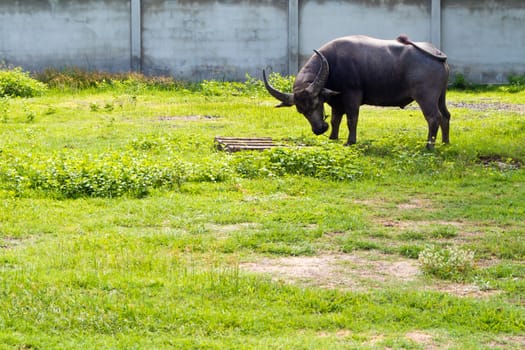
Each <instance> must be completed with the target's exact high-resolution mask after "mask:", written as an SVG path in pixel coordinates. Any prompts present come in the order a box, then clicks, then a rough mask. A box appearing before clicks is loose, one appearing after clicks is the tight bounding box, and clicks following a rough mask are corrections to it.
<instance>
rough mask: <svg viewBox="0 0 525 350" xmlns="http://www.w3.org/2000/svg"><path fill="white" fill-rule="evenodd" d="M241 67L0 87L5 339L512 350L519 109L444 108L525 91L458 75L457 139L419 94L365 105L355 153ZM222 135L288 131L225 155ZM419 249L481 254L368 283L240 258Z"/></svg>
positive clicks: (1, 333)
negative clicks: (436, 123) (222, 76)
mask: <svg viewBox="0 0 525 350" xmlns="http://www.w3.org/2000/svg"><path fill="white" fill-rule="evenodd" d="M250 84H251V85H249V86H248V88H247V89H246V90H243V89H242V86H241V87H239V86H231V85H226V87H227V88H228V89H237V92H236V94H235V95H234V96H232V95H229V94H227V93H225V90H224V88H223V86H222V85H221V84H219V83H210V82H208V83H206V84H205V86H204V88H202V87H201V88H197V87H195V86H193V87H188V86H183V85H181V86H176V87H171V88H169V89H161V88H158V87H155V88H152V87H148V86H147V85H146V86H142V85H137V84H133V83H129V84H128V83H126V84H116V85H111V86H103V87H99V88H89V89H79V90H69V89H64V90H60V89H58V88H52V89H50V90H48V91H47V92H46V93H45V94H43V95H42V96H39V97H34V98H30V99H18V98H4V99H3V100H2V101H1V102H0V127H1V131H0V133H1V137H0V198H1V200H0V246H1V247H0V286H1V288H0V349H30V348H34V349H37V348H38V349H64V348H86V349H110V348H119V349H120V348H141V349H142V348H144V349H151V348H180V349H225V348H232V349H276V348H278V349H318V348H330V349H347V348H359V349H383V348H394V349H401V348H404V349H423V348H427V347H432V346H434V347H436V348H442V347H449V348H452V349H479V348H487V349H489V348H495V347H499V348H503V349H518V348H520V347H521V346H523V343H524V341H525V338H524V337H523V334H524V333H525V309H524V304H523V303H524V300H523V295H525V294H524V293H525V265H524V263H523V261H524V258H525V246H524V243H523V234H524V232H525V224H524V221H523V218H524V217H525V209H524V208H525V187H524V186H523V183H524V180H525V172H524V169H523V166H524V164H525V151H524V148H523V144H524V142H525V118H524V112H523V109H522V110H521V112H520V111H519V109H516V108H514V109H512V108H507V109H502V110H498V109H495V108H489V107H488V108H478V109H475V108H468V107H453V106H454V105H458V106H459V105H460V103H466V102H468V103H470V104H471V105H472V104H487V102H489V103H493V102H494V101H496V102H498V103H500V104H506V105H511V106H519V104H520V103H522V102H521V101H523V100H524V99H525V95H524V92H523V91H521V92H520V91H518V92H515V93H511V92H509V91H508V90H505V89H504V88H500V89H496V88H493V89H486V90H484V91H472V90H467V91H458V90H454V91H451V92H450V93H449V98H448V99H449V101H450V102H451V107H450V110H451V113H452V123H451V142H452V144H451V145H448V146H443V145H437V147H436V150H435V151H434V152H428V151H426V150H425V141H424V140H425V137H426V136H425V135H426V132H427V131H426V123H425V121H424V118H423V117H422V115H421V113H420V111H419V110H417V109H414V110H412V109H408V110H397V109H379V108H371V107H363V108H362V111H361V119H360V125H359V128H358V145H356V146H355V147H350V148H348V147H344V146H343V142H344V141H343V140H344V139H345V138H346V131H345V132H343V135H341V138H342V139H341V140H340V141H336V142H334V141H329V140H328V138H327V137H325V136H320V137H315V136H313V135H311V132H310V128H309V126H308V124H307V122H306V120H305V119H304V118H303V117H302V116H300V115H299V114H298V113H297V112H296V111H295V110H294V109H283V108H281V109H274V108H273V106H274V104H275V101H273V100H272V99H271V98H270V97H268V96H267V95H266V94H265V93H264V92H263V91H262V90H261V89H260V86H259V85H258V83H257V82H254V81H251V82H250ZM204 92H206V93H204ZM521 106H522V105H521ZM219 135H220V136H240V137H249V136H271V137H273V138H274V139H275V140H277V141H279V142H282V143H283V144H285V145H287V146H290V147H287V148H281V149H274V150H270V151H265V152H256V153H251V152H242V153H236V154H226V153H223V152H220V151H217V150H216V148H215V145H214V140H213V139H214V137H215V136H219ZM428 245H433V246H434V247H436V249H441V250H443V251H446V250H447V249H449V248H451V247H457V248H461V249H465V250H469V251H472V252H474V265H473V266H472V269H471V270H469V272H468V274H463V275H461V271H455V274H454V278H453V281H451V280H448V279H447V277H446V276H445V277H443V276H441V277H440V275H439V274H432V273H427V274H423V273H421V274H420V275H417V276H415V277H414V279H412V280H410V281H408V282H406V281H396V280H395V276H394V277H392V278H393V282H392V283H390V282H388V281H380V280H375V281H374V280H366V281H364V282H363V281H361V282H360V283H361V286H360V288H351V286H350V287H348V286H347V287H342V288H321V287H320V286H319V285H317V284H316V283H315V281H312V280H306V281H302V282H304V283H299V282H298V281H297V280H295V279H294V278H292V277H290V278H289V281H288V282H289V283H285V282H284V281H282V280H274V279H272V278H271V276H270V275H268V274H256V273H253V272H248V271H247V270H246V269H244V268H243V264H245V263H248V262H258V261H261V259H262V258H270V259H273V260H277V259H279V258H283V257H291V256H301V257H305V258H307V257H318V256H322V255H323V254H346V255H348V256H354V255H356V254H357V255H359V254H361V253H365V252H366V254H367V256H370V257H371V259H372V260H371V262H373V261H374V259H376V260H381V259H385V257H387V259H389V260H391V261H397V260H402V259H407V260H408V261H411V262H412V263H413V264H414V265H416V266H417V264H418V260H417V259H418V256H419V255H420V253H421V252H422V251H423V250H424V249H425V247H427V246H428ZM402 261H405V260H402ZM366 268H367V267H366V266H362V267H361V269H366ZM420 269H421V271H423V269H422V268H420ZM349 272H350V271H349ZM342 273H343V277H344V276H346V275H345V272H344V271H343V272H342ZM458 274H460V275H459V276H458ZM443 278H444V279H443ZM457 281H459V282H457ZM453 283H459V284H462V285H463V286H464V287H469V286H477V287H478V288H479V291H480V293H481V296H480V295H467V296H459V295H457V294H454V293H451V292H450V291H449V289H447V288H442V286H443V285H445V286H447V285H449V284H453ZM440 286H441V287H440ZM460 288H461V287H460ZM413 333H420V334H423V335H425V336H426V338H424V339H423V340H421V339H419V340H418V339H415V338H414V337H412V336H411V334H413ZM425 339H426V340H425Z"/></svg>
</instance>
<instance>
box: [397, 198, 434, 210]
mask: <svg viewBox="0 0 525 350" xmlns="http://www.w3.org/2000/svg"><path fill="white" fill-rule="evenodd" d="M397 208H398V209H401V210H414V209H426V210H431V209H432V203H431V202H430V201H428V200H425V199H418V198H413V199H411V200H409V201H408V202H407V203H401V204H398V205H397Z"/></svg>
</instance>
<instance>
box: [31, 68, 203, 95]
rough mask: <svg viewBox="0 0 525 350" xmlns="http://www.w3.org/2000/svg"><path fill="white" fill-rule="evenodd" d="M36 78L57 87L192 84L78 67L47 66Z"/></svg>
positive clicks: (164, 87) (172, 87) (175, 86)
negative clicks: (60, 67) (59, 67)
mask: <svg viewBox="0 0 525 350" xmlns="http://www.w3.org/2000/svg"><path fill="white" fill-rule="evenodd" d="M36 78H37V79H38V80H39V81H41V82H43V83H46V84H47V85H48V86H49V87H51V88H57V89H62V90H64V89H71V90H83V89H98V90H107V89H128V90H129V89H133V90H135V91H142V90H144V89H154V90H161V91H163V90H179V89H192V88H193V84H191V83H187V82H182V81H178V80H175V79H174V78H173V77H166V76H146V75H144V74H141V73H136V72H125V73H110V72H101V71H88V70H85V69H81V68H78V67H68V68H64V69H62V70H58V69H55V68H47V69H45V70H43V71H41V72H39V73H38V74H37V75H36Z"/></svg>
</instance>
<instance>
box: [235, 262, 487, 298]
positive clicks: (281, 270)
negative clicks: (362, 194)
mask: <svg viewBox="0 0 525 350" xmlns="http://www.w3.org/2000/svg"><path fill="white" fill-rule="evenodd" d="M239 267H240V268H241V269H242V270H244V271H248V272H252V273H261V274H267V275H269V276H271V278H272V280H274V281H278V282H284V283H290V284H298V285H302V286H315V287H320V288H329V289H341V290H351V291H363V292H364V291H369V290H370V289H371V288H386V287H388V286H389V285H395V286H399V285H400V284H405V285H406V288H407V289H409V288H419V289H421V290H434V291H440V292H446V293H449V294H453V295H456V296H462V297H479V298H481V297H486V296H490V295H493V294H495V293H497V292H496V291H493V290H488V291H485V290H481V289H480V288H479V287H477V286H475V285H470V284H459V283H451V282H446V281H443V282H436V283H433V282H432V281H428V280H427V279H424V278H422V274H421V271H420V269H419V265H418V262H417V261H416V260H413V259H405V258H401V257H394V256H390V255H385V254H379V253H375V254H374V253H373V252H355V253H353V254H329V253H325V254H320V255H316V256H300V257H283V258H277V259H273V258H262V259H260V260H257V261H254V262H245V263H241V264H240V265H239Z"/></svg>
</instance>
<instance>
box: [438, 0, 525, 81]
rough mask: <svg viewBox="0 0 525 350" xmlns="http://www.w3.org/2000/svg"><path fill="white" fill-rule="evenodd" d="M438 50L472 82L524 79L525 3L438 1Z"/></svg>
mask: <svg viewBox="0 0 525 350" xmlns="http://www.w3.org/2000/svg"><path fill="white" fill-rule="evenodd" d="M442 37H443V40H442V48H443V51H444V52H446V53H447V55H448V57H449V64H450V66H451V69H452V70H453V71H454V72H460V73H463V74H464V75H465V77H466V78H467V80H469V81H475V82H498V83H499V82H505V81H506V80H507V76H508V75H509V74H520V75H525V0H442Z"/></svg>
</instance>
